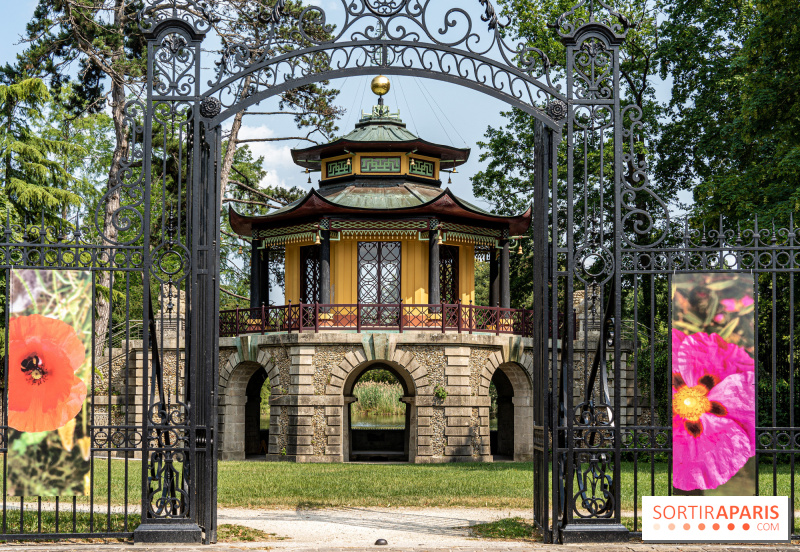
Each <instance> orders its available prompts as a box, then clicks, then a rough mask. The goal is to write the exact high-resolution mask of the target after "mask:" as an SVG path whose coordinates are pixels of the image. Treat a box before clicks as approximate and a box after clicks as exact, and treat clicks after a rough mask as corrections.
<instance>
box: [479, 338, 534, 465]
mask: <svg viewBox="0 0 800 552" xmlns="http://www.w3.org/2000/svg"><path fill="white" fill-rule="evenodd" d="M498 371H500V372H502V376H500V375H499V374H497V376H498V377H497V378H495V375H496V372H498ZM483 379H484V382H486V383H485V392H486V393H487V394H488V392H489V382H491V381H492V380H493V379H495V380H498V381H499V382H502V383H501V385H507V386H510V390H503V394H504V396H506V397H507V398H508V399H510V403H511V404H510V405H509V406H513V418H512V420H513V421H512V422H511V423H512V425H513V459H514V461H516V462H522V461H526V462H527V461H531V460H532V459H533V425H532V424H533V382H532V380H531V378H530V375H529V374H528V371H527V370H526V369H525V368H524V366H523V365H522V364H519V363H517V362H503V361H502V357H501V354H500V353H499V352H497V353H495V354H494V355H492V357H490V362H488V363H487V364H486V367H485V370H484V374H483ZM498 381H495V387H496V388H497V383H498ZM509 391H510V393H509ZM498 392H500V389H499V388H498ZM509 415H511V412H509ZM498 437H499V435H498Z"/></svg>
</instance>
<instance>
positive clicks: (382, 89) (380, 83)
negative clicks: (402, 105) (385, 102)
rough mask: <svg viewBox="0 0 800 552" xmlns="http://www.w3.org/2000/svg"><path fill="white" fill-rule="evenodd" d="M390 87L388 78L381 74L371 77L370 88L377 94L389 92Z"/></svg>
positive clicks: (381, 94)
mask: <svg viewBox="0 0 800 552" xmlns="http://www.w3.org/2000/svg"><path fill="white" fill-rule="evenodd" d="M391 87H392V83H390V82H389V79H388V78H386V77H384V76H383V75H378V76H377V77H375V78H374V79H372V84H371V85H370V88H372V92H373V93H374V94H377V95H378V96H383V95H385V94H387V93H388V92H389V89H390V88H391Z"/></svg>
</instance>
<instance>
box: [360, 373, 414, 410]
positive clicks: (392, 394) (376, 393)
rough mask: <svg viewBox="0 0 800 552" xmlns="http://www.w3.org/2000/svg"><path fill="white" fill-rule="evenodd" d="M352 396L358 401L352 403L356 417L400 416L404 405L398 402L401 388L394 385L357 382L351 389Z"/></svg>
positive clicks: (404, 407)
mask: <svg viewBox="0 0 800 552" xmlns="http://www.w3.org/2000/svg"><path fill="white" fill-rule="evenodd" d="M353 395H354V396H355V397H356V398H357V399H358V401H357V402H355V403H353V413H354V414H358V415H376V416H400V415H403V414H404V413H405V411H406V405H405V404H404V403H402V402H400V398H401V397H402V396H403V387H402V386H401V385H400V384H399V383H397V382H396V381H395V383H385V382H377V381H368V382H364V381H359V382H358V383H356V385H355V387H353Z"/></svg>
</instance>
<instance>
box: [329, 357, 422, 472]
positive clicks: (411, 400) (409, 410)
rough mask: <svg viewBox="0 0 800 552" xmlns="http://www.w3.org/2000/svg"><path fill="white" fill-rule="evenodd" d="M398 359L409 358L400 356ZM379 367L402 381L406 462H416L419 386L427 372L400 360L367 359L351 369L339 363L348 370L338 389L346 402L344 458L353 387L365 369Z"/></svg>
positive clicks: (348, 448)
mask: <svg viewBox="0 0 800 552" xmlns="http://www.w3.org/2000/svg"><path fill="white" fill-rule="evenodd" d="M398 356H402V355H398ZM398 360H407V359H405V358H399V359H398ZM412 363H413V364H412ZM343 364H344V363H343ZM378 367H380V368H382V369H386V370H388V371H390V372H391V373H392V374H394V376H395V377H396V378H397V380H398V381H399V382H400V385H402V387H403V397H402V398H401V399H400V400H401V401H402V402H404V403H405V404H406V423H405V435H404V443H405V452H406V458H407V461H408V462H410V463H414V462H415V460H416V456H417V406H416V398H417V395H418V392H419V391H418V390H419V388H420V385H419V384H421V383H425V382H424V381H422V378H423V377H424V375H427V372H425V371H424V369H420V367H419V366H418V365H417V364H416V362H415V361H413V360H412V361H411V362H405V363H403V364H401V363H400V362H398V361H397V360H392V361H390V360H370V361H367V360H364V361H363V362H360V363H358V364H357V365H355V366H353V365H352V364H351V365H349V369H346V367H344V368H343V367H342V366H341V365H340V367H339V368H342V369H343V371H345V378H343V379H342V381H341V386H340V387H339V388H338V389H339V391H338V392H339V393H340V394H341V397H342V403H343V404H342V416H341V419H342V426H341V435H342V459H343V461H345V462H349V461H350V452H351V442H350V405H351V404H352V403H353V402H355V401H356V399H355V397H354V396H353V387H355V384H356V382H358V380H359V378H360V377H361V376H362V375H363V374H364V373H365V372H367V371H369V370H371V369H374V368H378ZM411 369H413V370H411Z"/></svg>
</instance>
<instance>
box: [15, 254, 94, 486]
mask: <svg viewBox="0 0 800 552" xmlns="http://www.w3.org/2000/svg"><path fill="white" fill-rule="evenodd" d="M9 291H10V295H9V311H10V314H9V323H8V334H7V336H8V404H7V411H6V423H7V425H8V427H9V429H8V434H7V435H8V454H7V468H6V469H7V485H8V491H7V492H8V494H9V495H16V496H23V495H25V496H37V495H38V496H76V495H81V496H82V495H85V494H89V493H88V487H89V484H90V481H89V466H90V457H91V436H90V434H89V429H88V424H89V414H88V403H87V400H86V397H87V389H88V386H89V385H90V384H91V366H90V365H91V350H92V349H91V346H92V277H91V273H89V272H85V271H83V272H81V271H65V270H35V269H14V270H12V271H11V288H10V290H9Z"/></svg>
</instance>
